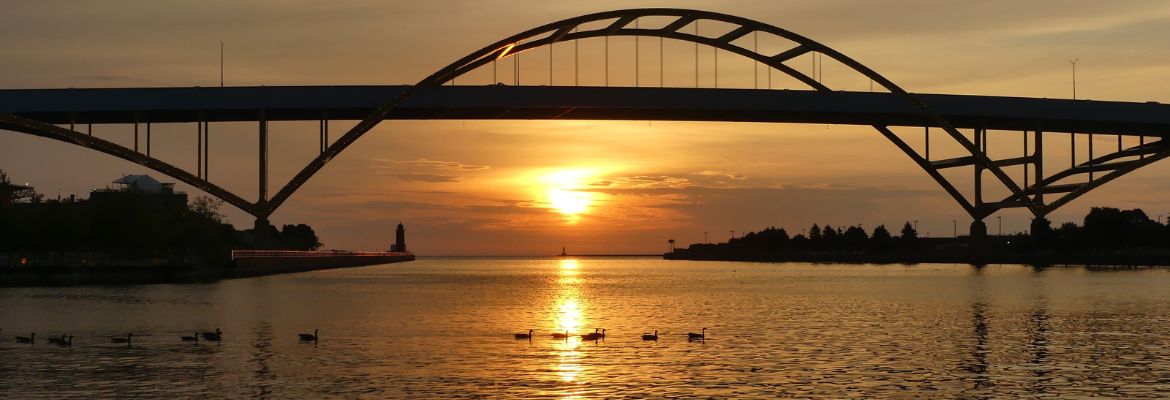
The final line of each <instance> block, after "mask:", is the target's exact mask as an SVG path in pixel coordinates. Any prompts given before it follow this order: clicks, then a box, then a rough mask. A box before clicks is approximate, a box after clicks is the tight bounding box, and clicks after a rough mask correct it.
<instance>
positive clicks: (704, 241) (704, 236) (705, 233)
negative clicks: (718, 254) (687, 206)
mask: <svg viewBox="0 0 1170 400" xmlns="http://www.w3.org/2000/svg"><path fill="white" fill-rule="evenodd" d="M707 243H708V241H707V232H703V244H707Z"/></svg>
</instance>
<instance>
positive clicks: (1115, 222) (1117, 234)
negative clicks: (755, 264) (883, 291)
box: [665, 207, 1170, 265]
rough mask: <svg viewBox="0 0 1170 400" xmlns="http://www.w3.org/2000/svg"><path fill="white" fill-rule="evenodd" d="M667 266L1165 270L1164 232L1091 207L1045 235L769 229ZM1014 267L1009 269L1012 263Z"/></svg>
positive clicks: (1168, 244)
mask: <svg viewBox="0 0 1170 400" xmlns="http://www.w3.org/2000/svg"><path fill="white" fill-rule="evenodd" d="M665 257H666V258H668V259H704V260H744V261H846V262H851V261H858V262H926V261H953V262H968V261H980V260H991V261H1003V262H1036V263H1045V262H1062V263H1069V262H1078V260H1085V261H1086V262H1088V261H1092V262H1095V263H1097V262H1105V263H1109V262H1112V261H1116V262H1117V263H1122V264H1129V263H1139V264H1159V265H1164V264H1170V225H1167V224H1162V223H1160V222H1159V221H1154V220H1152V219H1150V217H1149V216H1148V215H1147V214H1146V213H1145V212H1144V211H1142V210H1141V209H1132V210H1121V209H1118V208H1112V207H1093V208H1092V209H1091V210H1090V211H1089V213H1088V214H1087V215H1086V216H1085V217H1084V220H1083V223H1082V224H1081V225H1077V224H1075V223H1072V222H1067V223H1064V224H1062V225H1060V226H1059V227H1056V228H1052V227H1051V222H1049V221H1048V220H1046V219H1037V220H1035V221H1033V223H1032V231H1031V232H1030V233H1016V234H1010V235H1003V236H989V237H986V238H976V239H972V238H970V237H962V238H924V237H921V236H920V235H919V233H918V232H917V231H916V230H915V229H914V225H912V224H911V223H910V222H909V221H907V222H906V223H905V224H903V225H902V228H901V229H900V230H899V231H898V232H897V234H894V233H892V232H890V230H889V229H887V228H886V227H885V225H879V226H877V227H875V228H873V230H872V231H870V232H867V231H866V230H865V229H864V228H863V227H861V226H859V225H852V226H842V227H839V228H835V227H833V226H830V225H824V226H821V225H819V224H813V225H812V226H811V227H809V228H808V229H807V230H806V231H804V232H802V233H800V234H796V235H794V236H790V235H789V233H788V232H787V231H786V230H785V229H784V228H776V227H768V228H765V229H763V230H761V231H758V232H751V233H748V234H745V235H743V236H742V237H738V238H731V239H730V240H729V241H727V242H725V243H715V244H712V243H696V244H692V245H690V246H688V247H687V248H685V249H676V250H674V251H673V252H671V253H667V254H666V255H665ZM1013 260H1016V261H1013Z"/></svg>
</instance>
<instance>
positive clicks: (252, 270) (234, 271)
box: [224, 250, 414, 278]
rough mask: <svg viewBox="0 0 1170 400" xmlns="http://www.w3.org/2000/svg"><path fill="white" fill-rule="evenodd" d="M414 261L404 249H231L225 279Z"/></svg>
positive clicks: (412, 255)
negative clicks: (230, 258) (230, 257)
mask: <svg viewBox="0 0 1170 400" xmlns="http://www.w3.org/2000/svg"><path fill="white" fill-rule="evenodd" d="M404 261H414V253H411V252H408V251H394V252H392V251H336V250H334V251H283V250H235V251H232V262H231V265H229V266H228V268H227V269H226V270H225V271H224V275H225V276H224V277H225V278H246V277H253V276H263V275H272V274H284V273H290V272H305V271H315V270H319V269H333V268H346V267H361V266H366V265H378V264H390V263H397V262H404Z"/></svg>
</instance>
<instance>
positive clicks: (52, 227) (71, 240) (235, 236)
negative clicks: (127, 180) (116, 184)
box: [0, 171, 322, 265]
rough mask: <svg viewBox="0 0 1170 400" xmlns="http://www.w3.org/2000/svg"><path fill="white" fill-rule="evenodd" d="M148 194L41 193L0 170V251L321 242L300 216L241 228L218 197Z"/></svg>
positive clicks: (179, 249)
mask: <svg viewBox="0 0 1170 400" xmlns="http://www.w3.org/2000/svg"><path fill="white" fill-rule="evenodd" d="M150 196H151V195H150V194H149V193H144V192H141V191H136V190H126V191H121V192H117V193H113V194H112V195H107V196H102V197H101V199H100V200H97V199H94V198H91V199H88V200H78V199H74V198H66V199H57V200H45V199H44V196H43V195H41V194H39V193H36V192H35V191H34V190H32V188H28V187H26V186H23V185H14V184H12V183H11V182H10V180H9V179H8V177H7V175H5V174H4V172H3V171H0V253H7V254H10V255H11V254H34V255H35V254H49V253H88V254H97V255H99V256H100V257H101V258H104V259H107V260H160V261H163V262H171V263H174V262H191V261H197V262H199V263H202V264H219V265H222V264H225V263H226V262H228V261H229V258H230V254H231V250H233V249H250V248H263V249H273V248H277V249H290V250H316V249H318V248H320V247H321V246H322V244H321V243H320V240H319V239H318V237H317V235H316V233H315V232H314V231H313V229H312V227H310V226H308V225H305V224H297V225H284V226H283V227H282V229H280V230H276V228H275V227H271V226H268V227H267V228H265V230H264V231H261V232H257V231H255V230H243V231H240V230H236V229H235V228H234V227H233V226H232V225H231V224H229V223H226V222H225V221H224V217H223V215H222V214H220V213H219V208H220V206H222V204H223V201H220V200H214V199H212V198H209V197H205V196H200V197H196V198H195V199H194V200H192V201H191V202H189V203H188V204H186V205H185V206H184V205H175V206H159V204H158V202H157V201H152V199H151V197H150ZM91 258H92V257H91Z"/></svg>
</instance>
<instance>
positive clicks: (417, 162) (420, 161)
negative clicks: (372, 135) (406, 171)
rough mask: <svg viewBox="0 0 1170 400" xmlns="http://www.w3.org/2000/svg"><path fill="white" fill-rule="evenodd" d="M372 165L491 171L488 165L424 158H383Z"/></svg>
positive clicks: (377, 159) (375, 160)
mask: <svg viewBox="0 0 1170 400" xmlns="http://www.w3.org/2000/svg"><path fill="white" fill-rule="evenodd" d="M374 163H376V164H378V165H375V167H383V168H387V167H390V168H393V167H406V168H409V167H422V168H429V169H443V170H458V171H482V170H486V169H491V166H488V165H475V164H465V163H462V162H459V161H440V160H429V159H426V158H415V159H410V160H390V159H385V158H376V159H374Z"/></svg>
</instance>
